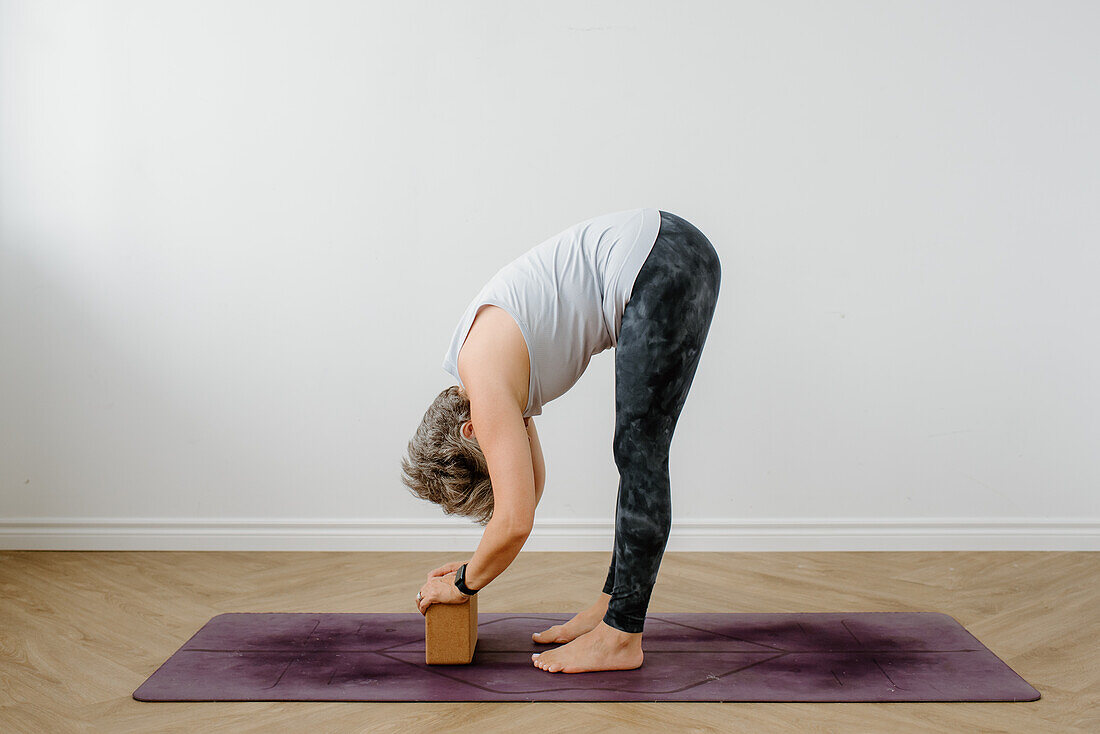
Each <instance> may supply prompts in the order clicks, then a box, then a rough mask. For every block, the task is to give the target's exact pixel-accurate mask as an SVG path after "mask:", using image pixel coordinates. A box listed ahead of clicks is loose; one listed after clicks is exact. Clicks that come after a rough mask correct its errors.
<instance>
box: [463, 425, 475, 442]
mask: <svg viewBox="0 0 1100 734" xmlns="http://www.w3.org/2000/svg"><path fill="white" fill-rule="evenodd" d="M461 430H462V435H463V436H465V437H466V438H473V437H474V422H473V421H465V422H463V424H462V429H461Z"/></svg>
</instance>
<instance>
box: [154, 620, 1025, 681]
mask: <svg viewBox="0 0 1100 734" xmlns="http://www.w3.org/2000/svg"><path fill="white" fill-rule="evenodd" d="M571 616H572V615H571V614H538V613H531V614H503V613H496V614H493V613H482V614H481V615H479V617H478V622H479V623H478V643H477V650H476V652H475V654H474V660H473V662H472V663H471V664H469V665H427V664H425V662H424V617H422V616H421V615H420V614H419V613H416V612H412V613H408V614H221V615H218V616H217V617H214V618H213V619H211V620H210V621H209V622H207V623H206V625H205V626H203V628H202V629H200V630H199V631H198V632H197V633H196V634H195V636H194V637H192V638H191V639H190V640H188V641H187V643H186V644H184V645H183V647H181V648H180V649H179V650H178V651H176V653H175V654H174V655H172V657H170V658H169V659H168V661H167V662H165V663H164V665H162V666H160V668H159V669H158V670H157V671H156V672H155V673H153V675H152V676H150V677H149V679H148V680H146V681H145V683H143V684H142V685H141V687H140V688H138V689H137V691H135V692H134V698H136V699H137V700H139V701H1035V700H1037V699H1038V698H1039V692H1038V691H1037V690H1035V689H1034V688H1032V687H1031V686H1030V685H1028V683H1027V682H1026V681H1025V680H1024V679H1023V678H1021V677H1020V676H1019V675H1017V674H1016V673H1015V671H1013V670H1012V669H1011V668H1009V667H1008V665H1006V664H1005V663H1004V661H1002V660H1001V659H1000V658H998V657H997V656H996V655H994V654H993V653H992V652H990V650H989V649H988V648H986V647H985V646H984V645H982V643H980V642H978V640H976V639H975V638H974V636H973V635H971V634H970V633H969V632H967V631H966V629H964V628H963V626H962V625H960V624H959V623H958V622H957V621H956V620H955V619H954V618H953V617H950V616H948V615H946V614H941V613H939V612H852V613H824V614H822V613H800V614H672V613H652V614H650V615H649V616H648V617H647V619H646V623H645V636H644V637H643V638H642V649H643V650H644V652H645V661H644V662H643V663H642V666H641V667H640V668H636V669H634V670H617V671H603V672H591V673H548V672H546V671H543V670H540V669H539V668H536V667H535V666H534V665H532V663H531V653H532V652H537V651H540V650H549V649H552V648H554V647H557V645H539V644H537V643H535V642H533V641H532V640H531V633H532V632H535V631H538V630H541V629H544V628H545V627H547V626H549V625H552V624H560V623H562V622H564V621H566V620H567V619H569V618H570V617H571Z"/></svg>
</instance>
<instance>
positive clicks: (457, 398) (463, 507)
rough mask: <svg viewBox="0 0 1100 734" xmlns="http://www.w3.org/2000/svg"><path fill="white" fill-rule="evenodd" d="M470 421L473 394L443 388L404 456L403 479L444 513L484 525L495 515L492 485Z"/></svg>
mask: <svg viewBox="0 0 1100 734" xmlns="http://www.w3.org/2000/svg"><path fill="white" fill-rule="evenodd" d="M469 420H470V399H469V398H468V397H467V396H466V393H465V391H464V390H462V388H460V387H458V386H457V385H452V386H451V387H448V388H447V389H446V390H444V391H443V392H441V393H439V395H437V396H436V398H435V400H434V401H432V404H431V406H429V407H428V410H427V412H425V413H424V418H423V420H421V421H420V427H419V428H417V429H416V434H415V435H414V436H413V437H412V440H411V441H409V446H408V456H407V457H404V458H402V459H401V471H402V475H401V482H402V483H403V484H404V485H405V486H406V487H408V488H409V490H410V491H411V492H412V493H413V494H414V495H416V496H417V497H419V498H420V499H423V500H428V501H429V502H434V503H435V504H437V505H439V506H440V507H442V508H443V512H444V513H445V514H447V515H463V516H465V517H470V518H472V519H473V520H474V521H476V522H477V523H478V524H480V525H485V524H486V523H488V522H489V518H490V517H492V515H493V485H492V483H491V482H490V481H489V465H488V463H487V462H486V461H485V454H483V453H482V452H481V446H479V445H478V442H477V437H476V436H474V435H473V431H472V430H470V431H467V432H466V433H469V434H470V435H469V436H467V435H465V434H464V432H463V430H462V427H463V425H464V424H465V423H467V422H468V421H469ZM471 427H472V424H471Z"/></svg>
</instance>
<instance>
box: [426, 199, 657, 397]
mask: <svg viewBox="0 0 1100 734" xmlns="http://www.w3.org/2000/svg"><path fill="white" fill-rule="evenodd" d="M660 229H661V213H660V210H658V209H652V208H645V209H629V210H626V211H621V212H614V213H612V214H603V215H600V216H597V217H593V218H591V219H586V220H585V221H583V222H579V223H577V224H574V225H573V226H572V227H569V228H568V229H566V230H564V231H562V232H559V233H558V234H556V235H554V236H553V237H550V238H549V239H547V240H545V241H543V242H541V243H540V244H538V245H536V246H534V247H532V248H531V249H530V250H528V251H527V252H525V253H524V254H522V255H520V256H519V257H517V258H516V259H514V260H512V261H511V262H509V263H508V264H507V265H505V266H504V267H502V268H501V269H500V270H498V271H497V272H496V274H494V275H493V277H492V278H490V279H489V281H488V282H487V283H486V284H485V285H484V286H483V287H482V288H481V290H480V291H478V293H477V295H476V296H474V299H473V300H472V301H470V304H469V305H468V306H467V307H466V310H465V311H464V312H463V313H462V318H460V319H459V322H458V326H457V328H455V331H454V335H453V336H452V337H451V344H450V346H449V347H448V348H447V352H446V354H445V355H444V357H443V369H444V370H445V371H446V372H448V373H449V374H450V375H452V376H453V377H454V378H455V379H456V380H458V383H459V384H460V385H462V378H461V377H459V375H458V352H459V350H460V349H461V348H462V344H463V343H464V342H465V341H466V336H467V335H468V334H469V332H470V327H471V326H472V325H473V322H474V317H475V316H476V315H477V312H478V310H479V309H480V308H481V307H482V306H484V305H486V304H491V305H494V306H498V307H500V308H502V309H504V310H505V311H507V312H508V313H509V314H510V315H511V316H512V318H513V319H515V321H516V324H517V325H518V326H519V329H520V332H522V334H523V339H524V341H525V342H526V343H527V354H528V356H529V357H530V361H531V379H530V382H529V384H528V398H527V407H526V408H525V409H524V411H523V417H524V418H529V417H531V416H535V415H541V414H542V406H543V405H544V404H545V403H548V402H550V401H551V400H553V399H554V398H557V397H560V396H561V395H564V394H565V392H566V391H568V390H569V388H571V387H572V386H573V385H574V384H575V383H576V382H577V380H579V379H580V376H581V374H583V373H584V370H585V368H586V367H588V363H589V361H590V360H591V358H592V356H593V355H595V354H599V353H600V352H602V351H604V350H606V349H610V348H611V347H613V346H615V345H616V344H618V342H619V330H620V327H621V326H622V318H623V309H624V308H625V307H626V303H627V301H628V300H629V299H630V293H631V290H632V289H633V287H634V280H635V278H636V277H637V275H638V271H639V270H641V268H642V264H643V263H644V262H645V259H646V257H648V255H649V253H650V251H651V250H652V249H653V243H654V242H655V241H656V239H657V235H658V233H659V232H660ZM462 387H463V388H465V387H466V386H465V385H462Z"/></svg>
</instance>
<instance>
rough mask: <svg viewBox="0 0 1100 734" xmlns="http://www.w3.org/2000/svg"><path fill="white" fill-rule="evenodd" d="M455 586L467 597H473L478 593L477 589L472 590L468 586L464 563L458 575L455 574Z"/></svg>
mask: <svg viewBox="0 0 1100 734" xmlns="http://www.w3.org/2000/svg"><path fill="white" fill-rule="evenodd" d="M455 586H457V587H458V590H459V591H461V592H462V593H463V594H465V595H466V596H473V595H474V594H476V593H477V589H471V588H470V587H468V586H466V564H465V563H463V564H462V565H461V566H459V568H458V573H456V574H455Z"/></svg>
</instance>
